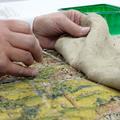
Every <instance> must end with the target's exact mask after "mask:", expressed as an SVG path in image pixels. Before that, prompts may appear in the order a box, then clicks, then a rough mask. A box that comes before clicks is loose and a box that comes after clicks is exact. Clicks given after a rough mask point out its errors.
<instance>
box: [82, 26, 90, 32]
mask: <svg viewBox="0 0 120 120" xmlns="http://www.w3.org/2000/svg"><path fill="white" fill-rule="evenodd" d="M89 31H90V27H82V28H81V32H82V34H87V33H88V32H89Z"/></svg>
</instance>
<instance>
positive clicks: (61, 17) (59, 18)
mask: <svg viewBox="0 0 120 120" xmlns="http://www.w3.org/2000/svg"><path fill="white" fill-rule="evenodd" d="M63 17H65V16H64V14H61V13H60V14H57V15H56V16H55V19H56V20H57V21H61V20H63Z"/></svg>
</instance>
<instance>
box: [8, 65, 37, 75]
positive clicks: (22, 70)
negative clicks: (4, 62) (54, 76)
mask: <svg viewBox="0 0 120 120" xmlns="http://www.w3.org/2000/svg"><path fill="white" fill-rule="evenodd" d="M7 74H9V75H13V76H24V77H34V76H36V75H37V74H38V71H37V70H36V69H33V68H30V67H23V66H20V65H18V64H15V63H11V64H10V65H9V66H8V69H7Z"/></svg>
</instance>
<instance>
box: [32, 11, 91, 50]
mask: <svg viewBox="0 0 120 120" xmlns="http://www.w3.org/2000/svg"><path fill="white" fill-rule="evenodd" d="M82 16H84V14H82V13H80V12H78V11H75V10H70V11H64V12H57V13H52V14H48V15H43V16H39V17H36V19H35V20H34V24H33V32H34V34H35V36H36V37H37V38H38V40H39V42H40V45H41V47H42V48H46V49H53V48H54V45H55V42H56V40H57V39H58V37H60V36H61V35H63V34H69V35H71V36H73V37H81V36H85V35H86V34H88V32H89V30H90V27H82V26H80V20H81V17H82Z"/></svg>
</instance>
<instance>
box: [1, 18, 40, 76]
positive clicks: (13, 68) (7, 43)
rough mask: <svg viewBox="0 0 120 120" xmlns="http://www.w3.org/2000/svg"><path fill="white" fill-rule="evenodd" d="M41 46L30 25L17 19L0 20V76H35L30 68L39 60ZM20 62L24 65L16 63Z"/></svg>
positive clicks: (35, 71)
mask: <svg viewBox="0 0 120 120" xmlns="http://www.w3.org/2000/svg"><path fill="white" fill-rule="evenodd" d="M41 53H42V52H41V47H40V45H39V42H38V40H37V39H36V38H35V36H34V35H33V34H32V31H31V28H30V26H29V25H28V24H27V23H25V22H23V21H17V20H0V76H2V75H6V74H8V75H14V76H35V75H36V74H37V70H35V69H33V68H30V67H28V66H30V65H31V64H33V62H34V60H35V61H37V62H40V61H41ZM16 62H22V63H23V64H24V66H22V65H19V64H17V63H16Z"/></svg>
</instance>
